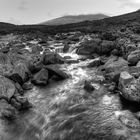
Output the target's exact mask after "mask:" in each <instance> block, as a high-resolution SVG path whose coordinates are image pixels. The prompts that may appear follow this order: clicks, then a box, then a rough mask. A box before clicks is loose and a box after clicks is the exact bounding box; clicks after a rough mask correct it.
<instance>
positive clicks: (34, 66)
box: [27, 55, 43, 73]
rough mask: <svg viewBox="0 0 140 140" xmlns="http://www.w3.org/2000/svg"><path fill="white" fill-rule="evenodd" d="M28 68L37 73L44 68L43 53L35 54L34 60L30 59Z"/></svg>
mask: <svg viewBox="0 0 140 140" xmlns="http://www.w3.org/2000/svg"><path fill="white" fill-rule="evenodd" d="M27 64H28V69H29V71H30V72H31V73H37V72H39V71H40V70H41V69H42V68H43V63H42V59H41V55H34V56H33V57H32V60H30V61H28V63H27Z"/></svg>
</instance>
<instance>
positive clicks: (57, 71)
mask: <svg viewBox="0 0 140 140" xmlns="http://www.w3.org/2000/svg"><path fill="white" fill-rule="evenodd" d="M45 69H47V70H48V72H49V78H51V77H52V76H57V78H58V80H63V79H66V78H69V75H68V74H67V72H65V70H64V69H61V68H60V66H59V65H48V66H45Z"/></svg>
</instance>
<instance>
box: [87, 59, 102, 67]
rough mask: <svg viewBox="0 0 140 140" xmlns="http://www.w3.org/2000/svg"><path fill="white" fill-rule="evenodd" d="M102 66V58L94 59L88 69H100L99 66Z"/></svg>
mask: <svg viewBox="0 0 140 140" xmlns="http://www.w3.org/2000/svg"><path fill="white" fill-rule="evenodd" d="M101 64H102V62H101V59H100V58H96V59H94V60H93V61H92V62H90V63H89V64H88V66H87V67H88V68H91V67H98V66H100V65H101Z"/></svg>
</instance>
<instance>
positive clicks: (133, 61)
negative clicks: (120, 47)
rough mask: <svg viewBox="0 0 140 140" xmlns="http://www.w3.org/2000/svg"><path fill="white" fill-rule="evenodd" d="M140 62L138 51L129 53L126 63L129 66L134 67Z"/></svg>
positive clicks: (139, 52) (139, 51)
mask: <svg viewBox="0 0 140 140" xmlns="http://www.w3.org/2000/svg"><path fill="white" fill-rule="evenodd" d="M139 60H140V50H136V51H133V52H131V53H130V54H129V55H128V58H127V61H128V62H129V63H130V64H131V65H136V64H137V63H138V61H139Z"/></svg>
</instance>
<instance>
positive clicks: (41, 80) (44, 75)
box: [32, 68, 49, 86]
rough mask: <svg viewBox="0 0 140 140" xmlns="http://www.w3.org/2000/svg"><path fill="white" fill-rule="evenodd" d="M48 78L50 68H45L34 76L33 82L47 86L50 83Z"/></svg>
mask: <svg viewBox="0 0 140 140" xmlns="http://www.w3.org/2000/svg"><path fill="white" fill-rule="evenodd" d="M48 78H49V76H48V70H47V69H44V68H43V69H42V70H41V71H39V72H38V73H36V74H35V75H34V76H33V78H32V83H34V84H35V85H39V86H46V85H47V83H48Z"/></svg>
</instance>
